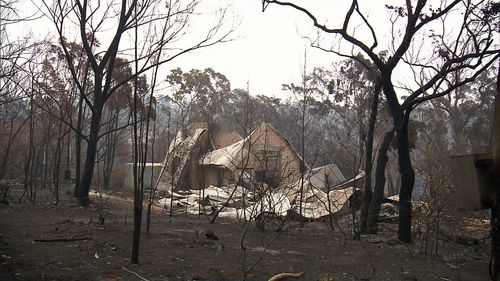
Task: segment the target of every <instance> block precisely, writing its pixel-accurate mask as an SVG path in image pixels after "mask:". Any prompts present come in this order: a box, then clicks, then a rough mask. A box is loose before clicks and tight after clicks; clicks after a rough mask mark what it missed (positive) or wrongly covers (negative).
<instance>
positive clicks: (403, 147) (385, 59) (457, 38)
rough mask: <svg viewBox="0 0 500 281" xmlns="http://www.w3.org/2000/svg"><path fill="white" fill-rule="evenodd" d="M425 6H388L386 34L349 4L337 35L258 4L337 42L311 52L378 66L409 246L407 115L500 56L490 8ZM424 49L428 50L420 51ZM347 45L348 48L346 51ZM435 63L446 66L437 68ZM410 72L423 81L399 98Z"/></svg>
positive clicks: (315, 15)
mask: <svg viewBox="0 0 500 281" xmlns="http://www.w3.org/2000/svg"><path fill="white" fill-rule="evenodd" d="M427 2H428V1H426V0H419V1H410V0H407V1H405V4H404V5H403V6H401V7H393V6H386V7H387V9H388V11H389V13H390V22H389V23H390V24H389V25H388V26H389V27H390V28H391V29H390V30H388V31H384V30H380V28H378V27H376V26H375V25H373V24H372V23H371V22H370V20H369V18H368V17H367V14H366V13H363V12H362V10H361V7H360V6H361V5H360V4H359V3H358V1H357V0H353V1H351V2H350V6H349V7H348V9H347V11H346V12H345V15H344V18H343V22H342V23H340V26H339V27H330V26H328V24H326V23H323V22H326V20H323V21H322V20H320V18H319V14H320V12H317V11H313V8H309V7H306V6H305V4H304V5H302V4H301V5H299V4H296V3H294V2H288V1H275V0H262V4H263V10H266V8H268V6H269V5H270V4H274V5H279V6H284V7H290V8H292V9H294V10H296V11H299V12H301V13H302V14H304V15H306V16H307V17H308V18H309V19H310V20H312V22H313V24H314V26H315V27H316V28H317V29H318V31H319V32H320V34H321V35H329V36H333V37H334V38H333V39H335V40H338V41H335V42H337V43H334V45H330V46H326V47H325V46H324V45H322V41H321V38H318V39H317V40H312V42H313V43H312V45H313V46H314V47H317V48H320V49H322V50H325V51H328V52H332V53H334V54H337V55H340V56H343V57H351V58H353V59H356V57H355V55H356V53H355V52H362V53H364V54H365V55H366V56H367V57H368V58H369V59H370V60H371V62H372V63H373V64H374V65H375V67H376V69H377V71H378V72H379V75H380V85H381V88H382V91H383V93H384V96H385V98H386V101H387V104H388V106H389V108H390V113H391V117H392V121H393V126H394V129H395V138H396V140H397V153H398V164H399V173H400V175H401V187H400V194H399V201H400V205H399V214H400V215H399V226H398V238H399V239H400V240H401V241H403V242H406V243H410V242H411V241H412V235H411V219H412V210H411V197H412V191H413V187H414V183H415V172H414V169H413V167H412V162H411V157H410V143H409V137H408V123H409V121H410V113H411V111H412V110H413V109H414V108H415V107H416V106H418V105H419V104H420V103H422V102H424V101H427V100H430V99H433V98H436V97H440V96H443V95H446V94H447V93H449V92H450V91H452V90H453V89H455V88H457V87H460V86H463V85H465V84H466V83H468V82H471V81H473V80H474V79H475V77H477V76H478V75H479V74H480V73H481V72H482V71H484V70H485V69H486V68H487V67H489V66H490V65H491V64H492V63H494V61H495V60H497V58H498V57H499V55H500V53H499V50H498V49H497V47H496V45H495V44H494V40H495V39H496V38H497V36H498V34H497V33H496V32H497V29H496V27H495V26H493V25H492V24H491V23H490V21H489V20H490V19H489V16H488V14H485V13H484V11H485V9H487V8H488V6H489V5H490V3H489V1H461V0H455V1H441V2H438V3H437V5H438V6H437V7H436V6H431V5H430V4H428V3H427ZM450 24H452V27H453V28H451V27H450ZM361 29H364V32H365V33H363V32H361V31H360V30H361ZM361 34H362V35H361ZM386 37H388V38H389V40H388V41H389V43H388V47H389V50H384V49H383V48H384V47H383V48H382V49H381V48H380V47H379V39H381V38H384V39H386ZM429 38H430V39H432V40H429ZM338 42H340V43H338ZM424 42H425V43H426V45H423V44H424ZM346 44H347V46H348V48H345V47H346ZM424 47H428V48H424ZM437 57H442V58H444V60H435V59H436V58H437ZM440 62H441V63H440ZM408 66H412V67H413V69H416V68H417V69H418V75H420V76H421V77H424V78H425V81H424V82H423V83H415V84H416V85H412V86H410V87H408V89H409V91H408V92H409V95H408V96H406V97H405V98H403V97H401V93H400V92H398V91H397V87H396V86H397V84H396V81H397V78H398V77H397V75H398V73H399V72H401V71H402V70H404V69H405V67H408ZM457 71H465V72H466V73H467V75H465V76H464V77H463V79H461V80H459V81H453V82H452V83H451V82H450V81H451V80H449V79H448V77H449V76H451V75H453V73H455V72H457ZM408 92H406V93H405V94H408ZM367 188H371V187H367ZM375 219H376V218H375Z"/></svg>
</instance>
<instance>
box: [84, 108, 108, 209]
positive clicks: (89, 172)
mask: <svg viewBox="0 0 500 281" xmlns="http://www.w3.org/2000/svg"><path fill="white" fill-rule="evenodd" d="M101 114H102V105H101V104H100V103H96V105H95V108H94V110H93V111H92V117H91V121H90V131H89V140H88V143H87V154H86V158H85V166H84V170H83V175H82V178H81V181H80V186H79V187H78V204H80V206H87V205H88V204H89V203H90V199H89V191H90V185H91V184H92V178H93V176H94V166H95V160H96V155H97V143H98V141H99V131H100V127H101Z"/></svg>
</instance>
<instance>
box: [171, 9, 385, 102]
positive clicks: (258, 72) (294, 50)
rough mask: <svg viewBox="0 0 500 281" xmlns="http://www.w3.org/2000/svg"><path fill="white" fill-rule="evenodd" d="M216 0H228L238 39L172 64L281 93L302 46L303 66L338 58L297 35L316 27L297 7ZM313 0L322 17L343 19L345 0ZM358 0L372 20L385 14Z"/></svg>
mask: <svg viewBox="0 0 500 281" xmlns="http://www.w3.org/2000/svg"><path fill="white" fill-rule="evenodd" d="M217 1H218V2H219V3H220V5H224V4H225V3H228V2H229V3H230V4H231V6H232V9H233V10H234V12H235V16H236V17H237V18H238V19H239V22H240V24H239V25H238V26H237V27H236V33H235V35H236V36H237V37H238V39H237V40H235V41H233V42H229V43H225V44H221V45H217V46H215V47H212V48H210V49H206V50H202V51H198V52H195V53H193V54H190V55H187V56H184V57H182V58H179V59H178V60H176V61H174V62H173V65H177V66H180V67H182V68H183V69H186V70H188V69H191V68H199V69H202V68H205V67H212V68H214V69H215V70H216V71H218V72H221V73H223V74H225V75H226V76H227V77H228V79H229V80H230V81H231V85H232V87H233V88H244V89H246V85H247V81H249V83H250V92H251V93H252V94H267V95H274V96H279V95H283V94H284V93H283V91H282V90H281V88H282V87H281V85H282V84H283V83H290V82H295V83H297V82H300V73H301V71H302V67H303V65H304V53H305V52H307V69H309V70H311V69H312V68H313V67H314V66H328V65H330V64H331V63H332V62H333V61H334V60H339V57H337V56H335V55H333V54H328V53H325V52H323V51H320V50H317V49H313V48H311V47H309V45H310V44H309V41H308V40H307V39H305V38H303V37H304V36H309V37H311V38H315V37H316V29H315V28H314V27H313V26H312V21H311V20H309V19H308V18H307V17H305V15H303V14H301V13H299V12H297V11H294V10H292V9H290V8H287V7H280V6H273V5H271V6H269V7H268V8H267V9H266V11H265V12H264V13H263V12H262V4H261V1H260V0H234V1H224V0H217ZM217 1H215V0H211V2H212V3H214V2H217ZM302 2H304V1H302ZM309 2H312V1H309ZM313 2H315V3H316V5H315V6H310V7H309V8H310V9H311V10H312V11H315V13H317V14H318V15H319V16H320V17H321V16H323V17H322V18H323V19H324V20H325V21H327V22H328V23H331V24H335V22H334V21H337V22H340V21H342V20H343V14H344V13H345V10H346V9H347V8H348V6H347V5H348V4H349V2H350V1H324V0H323V1H322V0H320V1H313ZM360 3H362V6H361V7H363V8H364V9H363V10H365V11H367V14H368V15H369V17H370V19H371V20H372V21H374V22H375V23H379V22H382V21H385V20H387V17H388V14H387V12H386V11H385V8H384V5H383V4H380V2H379V3H378V4H377V5H376V6H378V7H372V5H373V1H360ZM375 8H378V9H377V10H375ZM372 11H376V12H372ZM375 15H376V16H375ZM359 32H361V31H359Z"/></svg>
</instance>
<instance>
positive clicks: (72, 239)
mask: <svg viewBox="0 0 500 281" xmlns="http://www.w3.org/2000/svg"><path fill="white" fill-rule="evenodd" d="M82 240H92V237H76V238H55V239H34V240H33V242H48V243H51V242H74V241H82Z"/></svg>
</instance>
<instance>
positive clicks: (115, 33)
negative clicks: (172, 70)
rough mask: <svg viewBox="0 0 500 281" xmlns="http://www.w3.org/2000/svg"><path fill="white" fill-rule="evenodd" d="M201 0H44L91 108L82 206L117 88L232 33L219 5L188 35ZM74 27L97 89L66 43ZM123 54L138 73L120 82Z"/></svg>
mask: <svg viewBox="0 0 500 281" xmlns="http://www.w3.org/2000/svg"><path fill="white" fill-rule="evenodd" d="M199 2H200V1H198V0H189V1H181V0H170V1H166V3H165V2H162V1H158V0H113V1H106V3H100V4H98V3H94V2H92V1H88V0H71V1H63V0H52V1H51V0H44V1H43V10H44V12H45V14H46V15H47V17H48V18H49V19H50V20H51V21H52V22H53V24H54V26H55V28H56V31H57V36H58V40H59V43H60V45H61V47H62V49H63V51H64V56H65V58H66V61H67V63H68V67H69V69H70V72H71V74H72V82H73V83H74V84H75V87H76V88H77V89H78V91H79V92H80V94H81V97H82V98H83V103H84V104H85V106H86V107H87V108H88V109H89V110H90V128H89V130H88V133H86V135H85V138H84V139H85V141H86V144H87V150H86V156H85V162H84V167H83V174H82V176H81V181H80V183H79V187H78V191H77V194H78V202H79V204H81V205H87V204H88V203H89V202H90V200H89V190H90V186H91V184H92V179H93V175H94V167H95V163H96V155H97V147H98V146H97V145H98V142H99V140H100V139H101V138H102V137H103V136H104V134H105V133H101V121H102V117H103V110H104V108H105V105H106V103H107V102H108V101H109V99H110V98H111V97H112V96H113V95H114V94H115V92H116V91H117V89H119V88H120V87H121V86H122V85H124V84H126V83H129V82H130V81H132V80H133V79H135V78H136V77H138V76H140V75H142V74H146V73H147V72H148V71H153V70H154V68H155V67H156V66H159V65H162V64H165V63H167V62H170V61H172V60H173V59H175V58H176V57H178V56H181V55H183V54H186V53H188V52H190V51H193V50H195V49H200V48H204V47H208V46H212V45H214V44H217V43H219V42H223V41H225V40H226V39H227V37H228V35H229V34H230V33H231V29H228V28H226V26H225V25H224V20H225V18H226V14H225V9H219V10H217V11H216V12H215V13H211V14H210V15H211V16H210V19H208V20H210V23H211V24H209V25H207V24H204V25H202V24H201V23H202V22H203V20H200V21H199V23H198V22H197V23H198V24H200V25H201V28H200V29H199V30H198V31H197V32H196V33H191V34H189V33H188V29H189V28H193V25H195V26H196V24H194V23H193V20H192V17H193V16H194V15H198V16H200V14H197V11H198V6H199ZM214 14H215V16H213V15H214ZM212 17H215V20H213V18H212ZM135 27H138V29H139V33H138V34H140V38H139V39H138V40H139V41H138V48H139V50H138V55H137V56H135V57H134V55H133V52H134V51H132V53H131V49H133V46H132V45H133V44H132V42H130V41H129V40H128V38H131V37H132V36H133V31H134V29H135ZM75 28H76V29H77V30H78V40H79V41H80V42H78V43H81V44H82V46H83V49H84V54H83V57H84V58H85V59H86V60H87V61H88V63H89V77H91V79H92V82H93V89H92V91H88V89H86V88H85V85H84V84H83V83H84V81H81V79H80V78H79V76H78V75H77V71H76V67H75V66H74V65H73V60H72V57H71V54H70V52H69V50H68V49H67V47H66V45H65V44H64V42H65V38H67V37H74V35H75V34H74V30H75ZM200 30H201V31H200ZM188 34H189V35H188ZM118 54H120V56H129V57H130V58H128V57H127V59H128V64H129V65H130V66H133V65H134V66H135V65H136V63H137V67H135V68H136V69H137V71H136V72H134V73H132V74H131V75H130V76H129V77H125V78H124V79H123V80H121V81H118V82H116V81H114V80H113V71H114V69H115V66H116V64H117V63H118V62H117V56H118ZM118 129H122V128H117V130H118ZM81 133H82V134H83V132H81ZM106 133H110V132H106Z"/></svg>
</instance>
